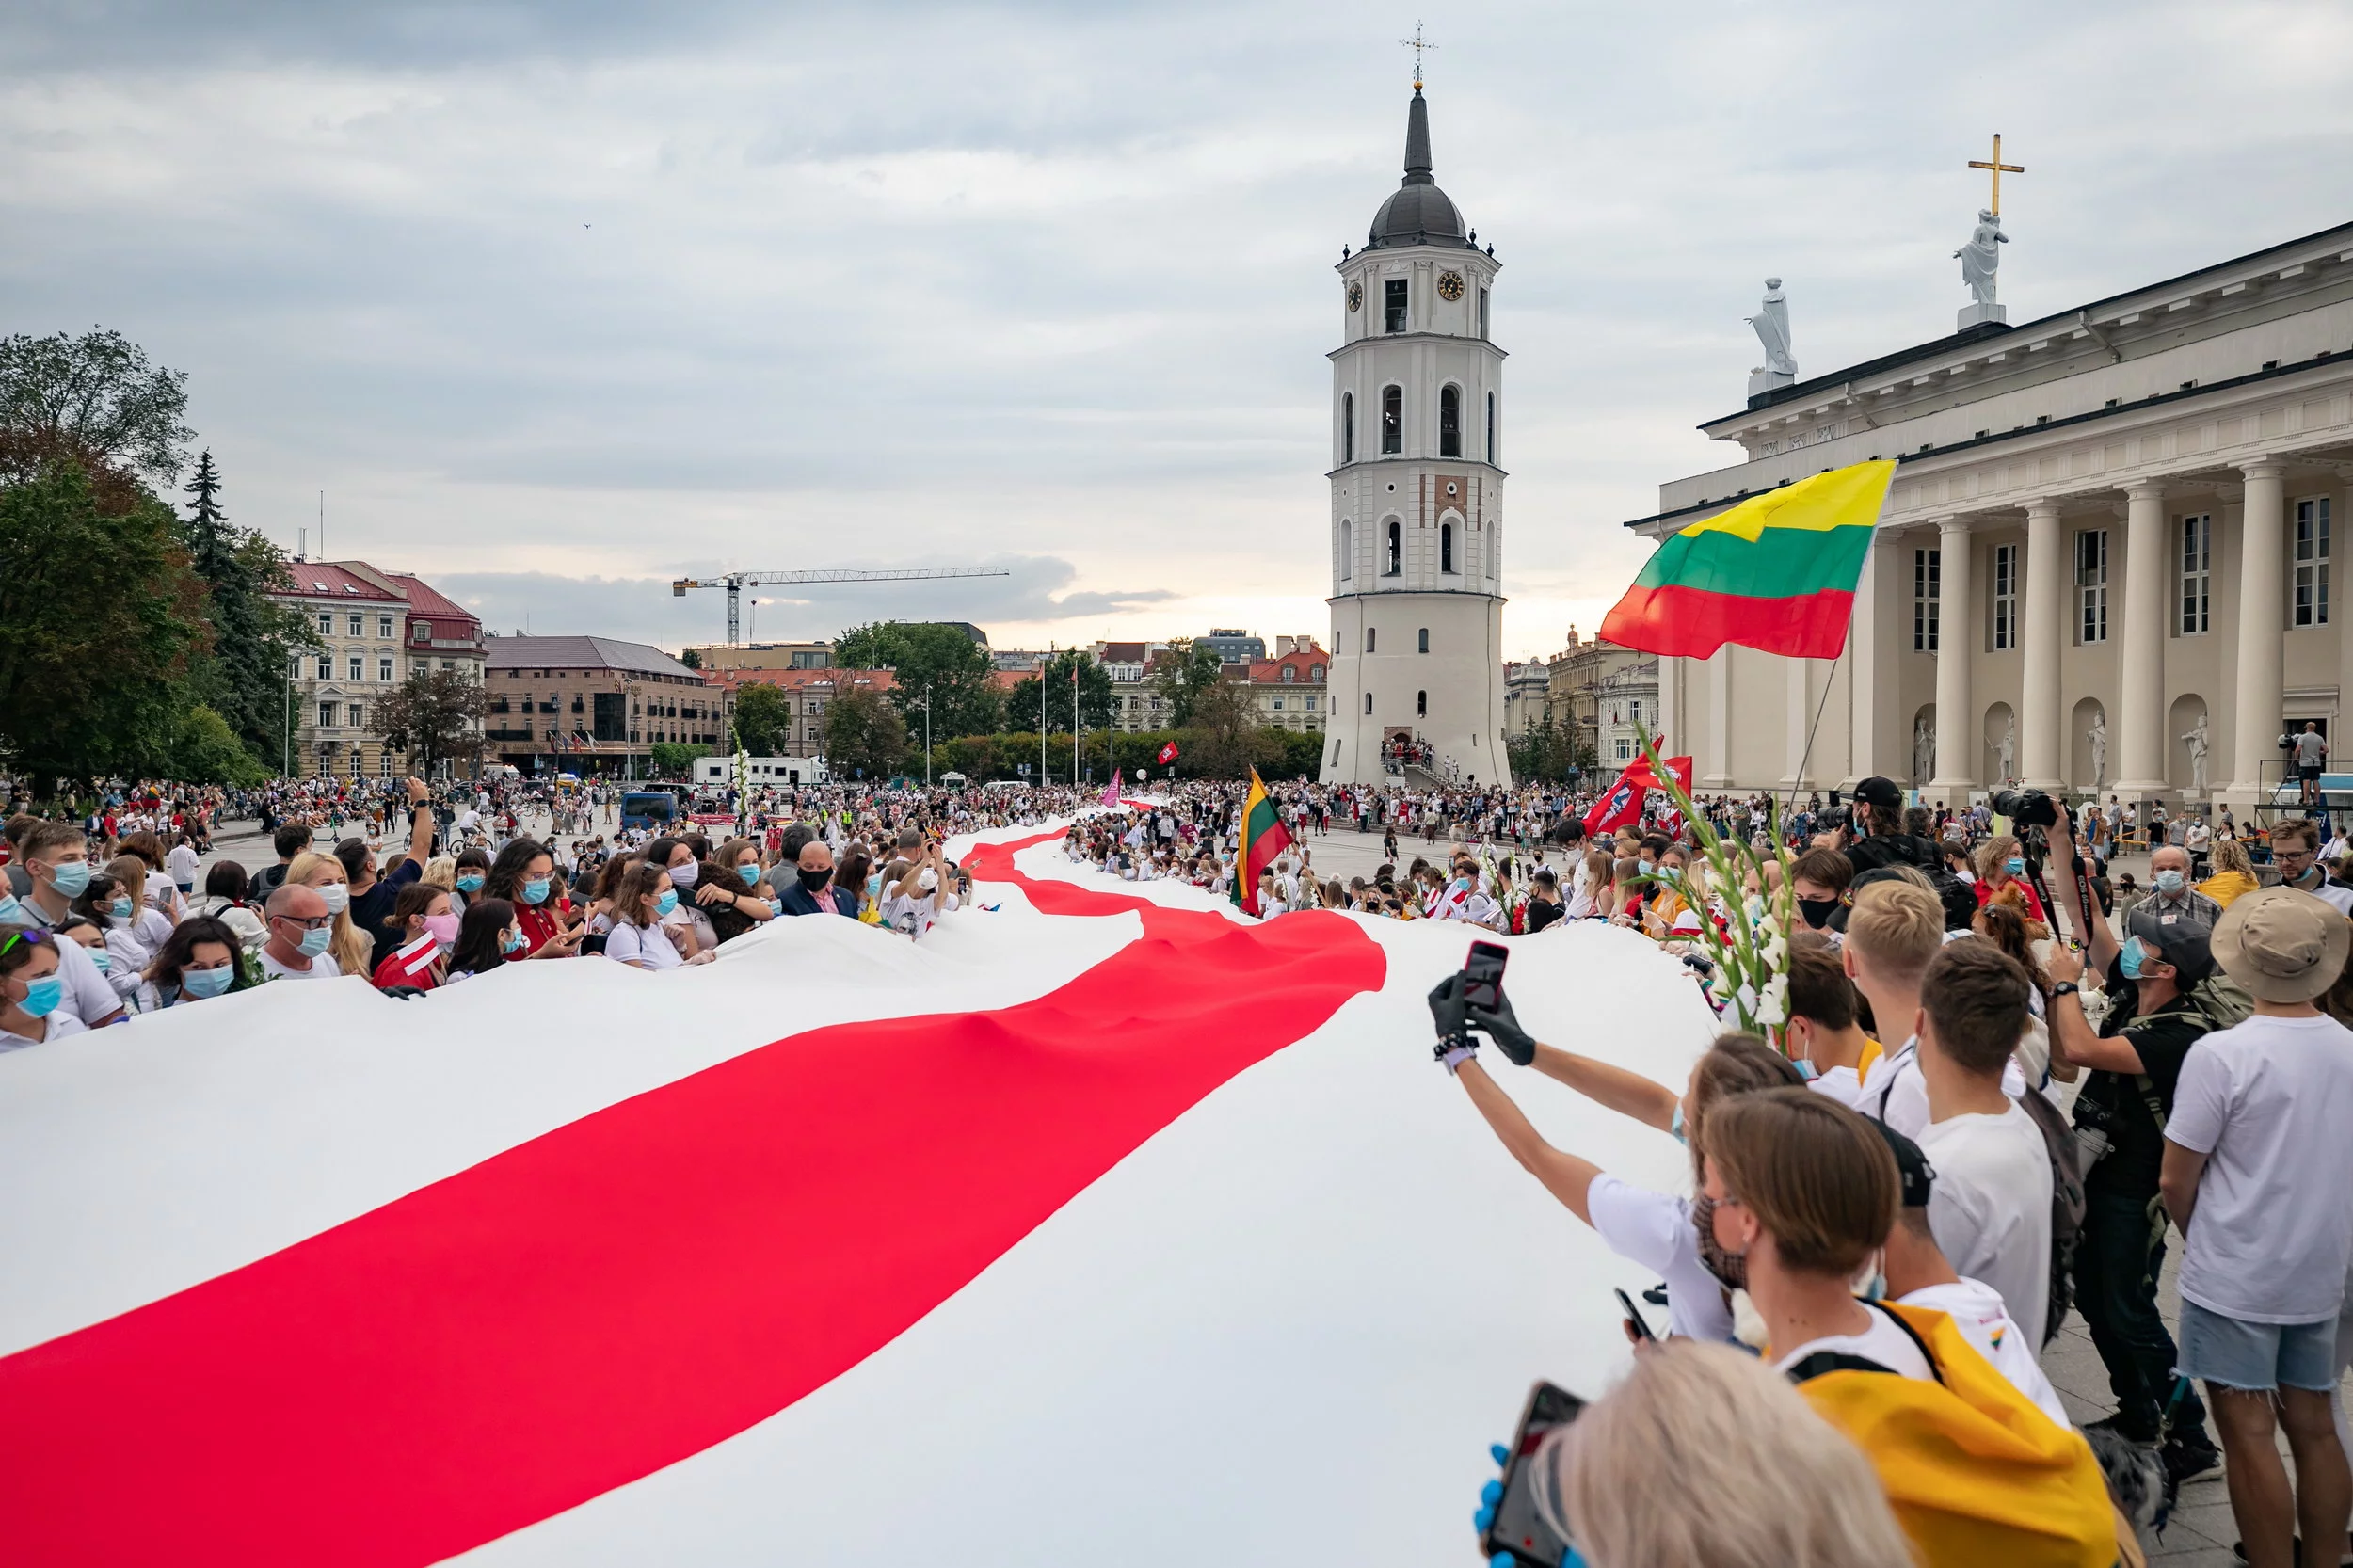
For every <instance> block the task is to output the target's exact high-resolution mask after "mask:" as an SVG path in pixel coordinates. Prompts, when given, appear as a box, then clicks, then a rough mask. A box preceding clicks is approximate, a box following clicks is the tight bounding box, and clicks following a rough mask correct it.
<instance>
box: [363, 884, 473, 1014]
mask: <svg viewBox="0 0 2353 1568" xmlns="http://www.w3.org/2000/svg"><path fill="white" fill-rule="evenodd" d="M388 923H389V924H390V926H391V928H392V933H393V938H394V946H393V948H392V952H388V953H386V954H385V955H384V961H383V962H382V963H380V964H378V965H376V973H375V975H374V976H373V977H372V979H373V981H374V983H375V985H376V989H377V990H379V991H390V990H392V989H394V988H396V987H403V986H405V987H407V988H408V989H411V990H417V991H430V990H431V989H433V987H435V986H436V985H439V984H440V983H441V976H442V974H443V972H444V971H445V969H446V968H447V967H448V963H449V950H450V949H452V948H454V947H456V945H457V917H456V914H455V913H453V912H452V911H451V909H450V904H449V889H448V888H437V887H435V886H433V885H432V884H431V883H429V882H411V883H410V884H408V886H407V887H405V888H402V889H401V890H400V894H399V896H398V897H397V898H395V899H393V901H392V920H391V921H390V922H388Z"/></svg>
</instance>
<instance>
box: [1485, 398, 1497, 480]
mask: <svg viewBox="0 0 2353 1568" xmlns="http://www.w3.org/2000/svg"><path fill="white" fill-rule="evenodd" d="M1495 460H1496V394H1495V393H1493V392H1489V393H1488V394H1487V461H1488V462H1490V463H1493V462H1494V461H1495Z"/></svg>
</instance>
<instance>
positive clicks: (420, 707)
mask: <svg viewBox="0 0 2353 1568" xmlns="http://www.w3.org/2000/svg"><path fill="white" fill-rule="evenodd" d="M489 709H490V698H489V696H488V693H486V692H485V691H484V690H483V689H482V687H481V686H480V685H479V684H478V683H476V682H475V681H473V680H471V679H469V678H468V677H467V676H466V675H465V674H464V673H463V672H462V671H458V670H427V671H424V672H422V673H420V674H416V675H412V676H410V677H409V678H408V680H404V681H402V682H401V683H400V684H399V685H398V686H395V687H394V688H392V694H391V695H390V696H382V697H378V698H377V699H376V705H375V709H374V717H375V721H376V722H375V724H374V725H373V727H372V728H373V729H374V731H375V733H376V737H377V738H378V739H380V740H381V741H383V743H384V744H386V745H388V746H390V747H392V749H393V750H394V751H405V752H407V753H408V766H409V769H410V771H412V772H414V773H415V774H417V775H418V776H420V777H427V776H431V773H432V770H433V768H434V765H435V764H436V763H439V762H442V761H446V760H451V759H453V758H456V757H461V756H471V755H472V754H473V752H474V750H475V747H476V741H475V738H474V728H473V727H474V725H475V724H476V723H477V722H479V721H480V720H481V718H482V716H483V715H484V714H485V713H487V712H489Z"/></svg>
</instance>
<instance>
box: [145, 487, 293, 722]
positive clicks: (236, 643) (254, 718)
mask: <svg viewBox="0 0 2353 1568" xmlns="http://www.w3.org/2000/svg"><path fill="white" fill-rule="evenodd" d="M182 488H183V489H184V491H185V492H186V494H187V495H188V496H189V498H190V499H189V502H188V516H187V517H186V518H185V519H184V520H181V522H180V524H179V533H180V543H181V547H182V548H183V549H184V550H185V551H186V552H187V554H188V561H189V564H190V565H191V566H192V567H194V568H195V569H196V574H197V576H199V577H200V578H202V579H203V581H204V586H205V590H206V595H207V598H208V600H209V602H208V604H207V606H206V617H207V618H208V619H209V620H210V621H211V622H212V627H213V639H212V642H213V646H212V653H211V656H210V657H209V658H207V659H206V660H204V661H203V662H202V663H201V664H200V665H199V666H198V668H197V671H196V673H195V675H194V677H193V679H192V680H191V685H192V686H193V687H194V688H195V689H196V690H197V691H198V692H200V693H201V694H202V696H204V698H205V700H206V701H207V702H208V703H210V704H211V705H212V706H213V707H214V708H215V709H216V710H218V712H219V713H220V715H221V717H222V718H224V719H225V720H227V721H228V724H229V728H230V729H231V730H232V732H233V733H234V734H235V735H236V737H237V739H238V741H239V742H240V743H241V744H243V745H244V746H245V748H246V749H247V750H248V751H249V752H252V753H254V754H256V755H258V756H262V757H273V758H274V757H279V756H281V755H282V754H283V749H284V745H285V740H286V723H287V718H288V715H287V712H286V669H287V666H288V664H290V663H291V662H292V661H293V660H294V659H295V658H296V656H297V655H299V654H300V653H301V652H302V651H303V650H304V649H306V648H316V647H318V646H319V643H318V637H317V635H316V633H315V632H312V628H311V623H310V621H309V620H308V619H307V618H306V617H305V616H302V615H301V614H300V613H299V612H298V611H296V610H294V609H291V608H289V607H288V606H286V605H283V604H280V603H279V602H278V601H277V600H273V599H271V598H270V597H269V595H270V593H271V591H272V590H273V589H281V590H282V589H283V588H285V587H287V586H289V585H290V579H289V574H288V571H287V561H286V557H285V554H284V553H283V552H281V551H280V550H279V548H278V547H277V546H276V545H274V544H272V543H271V542H270V541H269V540H268V539H266V538H264V537H263V536H261V535H260V534H258V533H254V532H252V531H250V530H248V529H243V528H236V527H232V526H231V525H230V523H229V520H228V515H227V514H226V513H225V512H223V511H222V510H221V505H220V488H221V487H220V471H219V470H218V469H216V468H215V467H214V466H213V455H212V452H211V451H210V450H209V449H208V450H206V451H205V452H204V453H203V454H201V455H200V456H199V457H198V458H197V461H196V474H195V476H194V477H193V478H192V479H190V480H189V481H188V483H187V484H186V485H184V486H183V487H182Z"/></svg>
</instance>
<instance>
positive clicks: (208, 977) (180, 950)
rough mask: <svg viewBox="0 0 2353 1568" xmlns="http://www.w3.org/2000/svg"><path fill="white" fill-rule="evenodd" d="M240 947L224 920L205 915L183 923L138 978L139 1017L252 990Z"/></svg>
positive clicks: (196, 916)
mask: <svg viewBox="0 0 2353 1568" xmlns="http://www.w3.org/2000/svg"><path fill="white" fill-rule="evenodd" d="M240 941H241V939H240V938H239V937H238V936H237V934H236V933H235V932H234V931H232V930H231V929H230V928H229V924H228V922H227V921H225V920H215V919H213V918H212V917H211V916H209V915H191V916H189V917H188V918H187V919H186V920H182V921H181V922H180V923H179V925H177V926H176V927H174V928H173V930H172V933H171V939H170V940H169V941H168V942H166V943H165V944H164V945H163V948H162V949H161V951H159V952H157V953H156V954H155V959H154V962H153V963H152V964H150V965H148V967H147V973H146V974H145V975H143V976H142V977H141V978H140V985H139V1011H141V1012H142V1013H154V1012H159V1011H161V1010H163V1009H164V1008H167V1007H178V1006H180V1005H182V1004H183V1003H184V1002H191V1001H203V1000H207V999H209V998H212V997H217V996H225V995H227V994H228V993H229V992H231V991H243V990H248V989H250V988H251V987H252V985H253V984H254V982H253V981H252V980H250V979H249V978H248V976H247V974H246V968H245V965H244V963H243V961H242V959H241V956H240V954H239V952H238V951H237V950H238V947H239V945H240Z"/></svg>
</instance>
